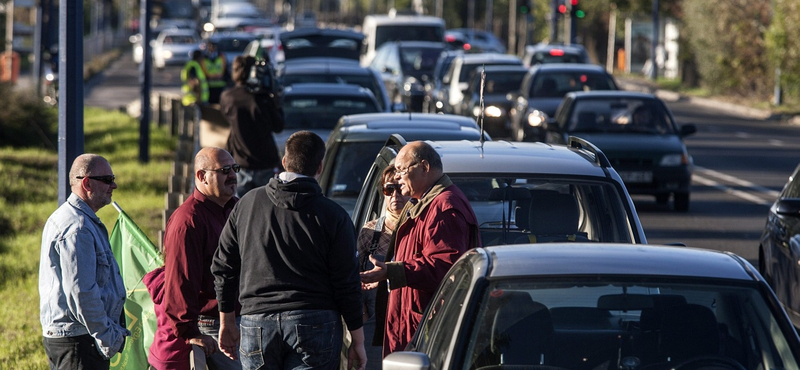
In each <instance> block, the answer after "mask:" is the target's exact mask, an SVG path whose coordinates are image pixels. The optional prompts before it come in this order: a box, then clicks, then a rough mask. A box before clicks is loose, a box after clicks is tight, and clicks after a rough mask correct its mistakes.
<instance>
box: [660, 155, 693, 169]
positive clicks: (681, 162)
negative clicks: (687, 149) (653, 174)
mask: <svg viewBox="0 0 800 370" xmlns="http://www.w3.org/2000/svg"><path fill="white" fill-rule="evenodd" d="M690 162H691V159H690V158H689V154H687V153H681V154H667V155H665V156H663V157H661V162H659V165H660V166H663V167H675V166H685V165H688V164H689V163H690Z"/></svg>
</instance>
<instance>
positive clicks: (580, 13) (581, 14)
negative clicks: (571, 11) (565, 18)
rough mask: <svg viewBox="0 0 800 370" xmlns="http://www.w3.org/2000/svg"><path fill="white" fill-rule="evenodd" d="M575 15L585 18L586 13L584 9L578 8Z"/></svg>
mask: <svg viewBox="0 0 800 370" xmlns="http://www.w3.org/2000/svg"><path fill="white" fill-rule="evenodd" d="M575 16H576V17H578V18H583V17H585V16H586V13H585V12H584V11H583V10H578V11H576V12H575Z"/></svg>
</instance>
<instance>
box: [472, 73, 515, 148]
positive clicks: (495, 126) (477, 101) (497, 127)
mask: <svg viewBox="0 0 800 370" xmlns="http://www.w3.org/2000/svg"><path fill="white" fill-rule="evenodd" d="M482 72H485V74H482ZM527 72H528V69H527V68H525V67H523V66H520V65H499V66H497V65H496V66H486V67H479V68H478V69H476V70H475V72H474V73H473V76H472V79H471V80H470V82H469V87H468V88H467V90H466V91H465V92H464V96H465V99H464V101H462V102H461V104H462V108H461V114H462V115H464V116H467V117H471V118H473V119H475V120H477V121H478V122H479V123H481V122H482V123H483V126H484V129H485V130H486V131H487V132H489V134H491V135H492V136H493V137H495V138H510V137H511V119H510V117H509V112H511V107H512V106H513V104H514V101H513V100H511V99H509V97H510V95H509V94H510V93H511V92H514V91H518V90H519V86H520V85H521V84H522V78H523V77H524V76H525V74H526V73H527ZM482 76H485V77H482ZM481 104H483V105H481Z"/></svg>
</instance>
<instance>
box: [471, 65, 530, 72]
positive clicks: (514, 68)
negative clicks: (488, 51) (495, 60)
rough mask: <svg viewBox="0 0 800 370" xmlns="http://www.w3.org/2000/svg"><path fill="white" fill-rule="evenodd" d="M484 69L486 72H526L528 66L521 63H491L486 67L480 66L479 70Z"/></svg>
mask: <svg viewBox="0 0 800 370" xmlns="http://www.w3.org/2000/svg"><path fill="white" fill-rule="evenodd" d="M481 69H483V70H484V71H486V72H526V71H527V70H528V68H527V67H525V66H523V65H521V64H490V65H488V66H484V67H478V69H477V71H480V70H481Z"/></svg>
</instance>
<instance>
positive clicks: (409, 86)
mask: <svg viewBox="0 0 800 370" xmlns="http://www.w3.org/2000/svg"><path fill="white" fill-rule="evenodd" d="M403 90H404V91H406V92H410V91H425V86H422V84H420V83H419V81H418V80H417V79H416V78H414V77H409V78H408V79H407V80H406V81H405V83H403Z"/></svg>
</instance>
